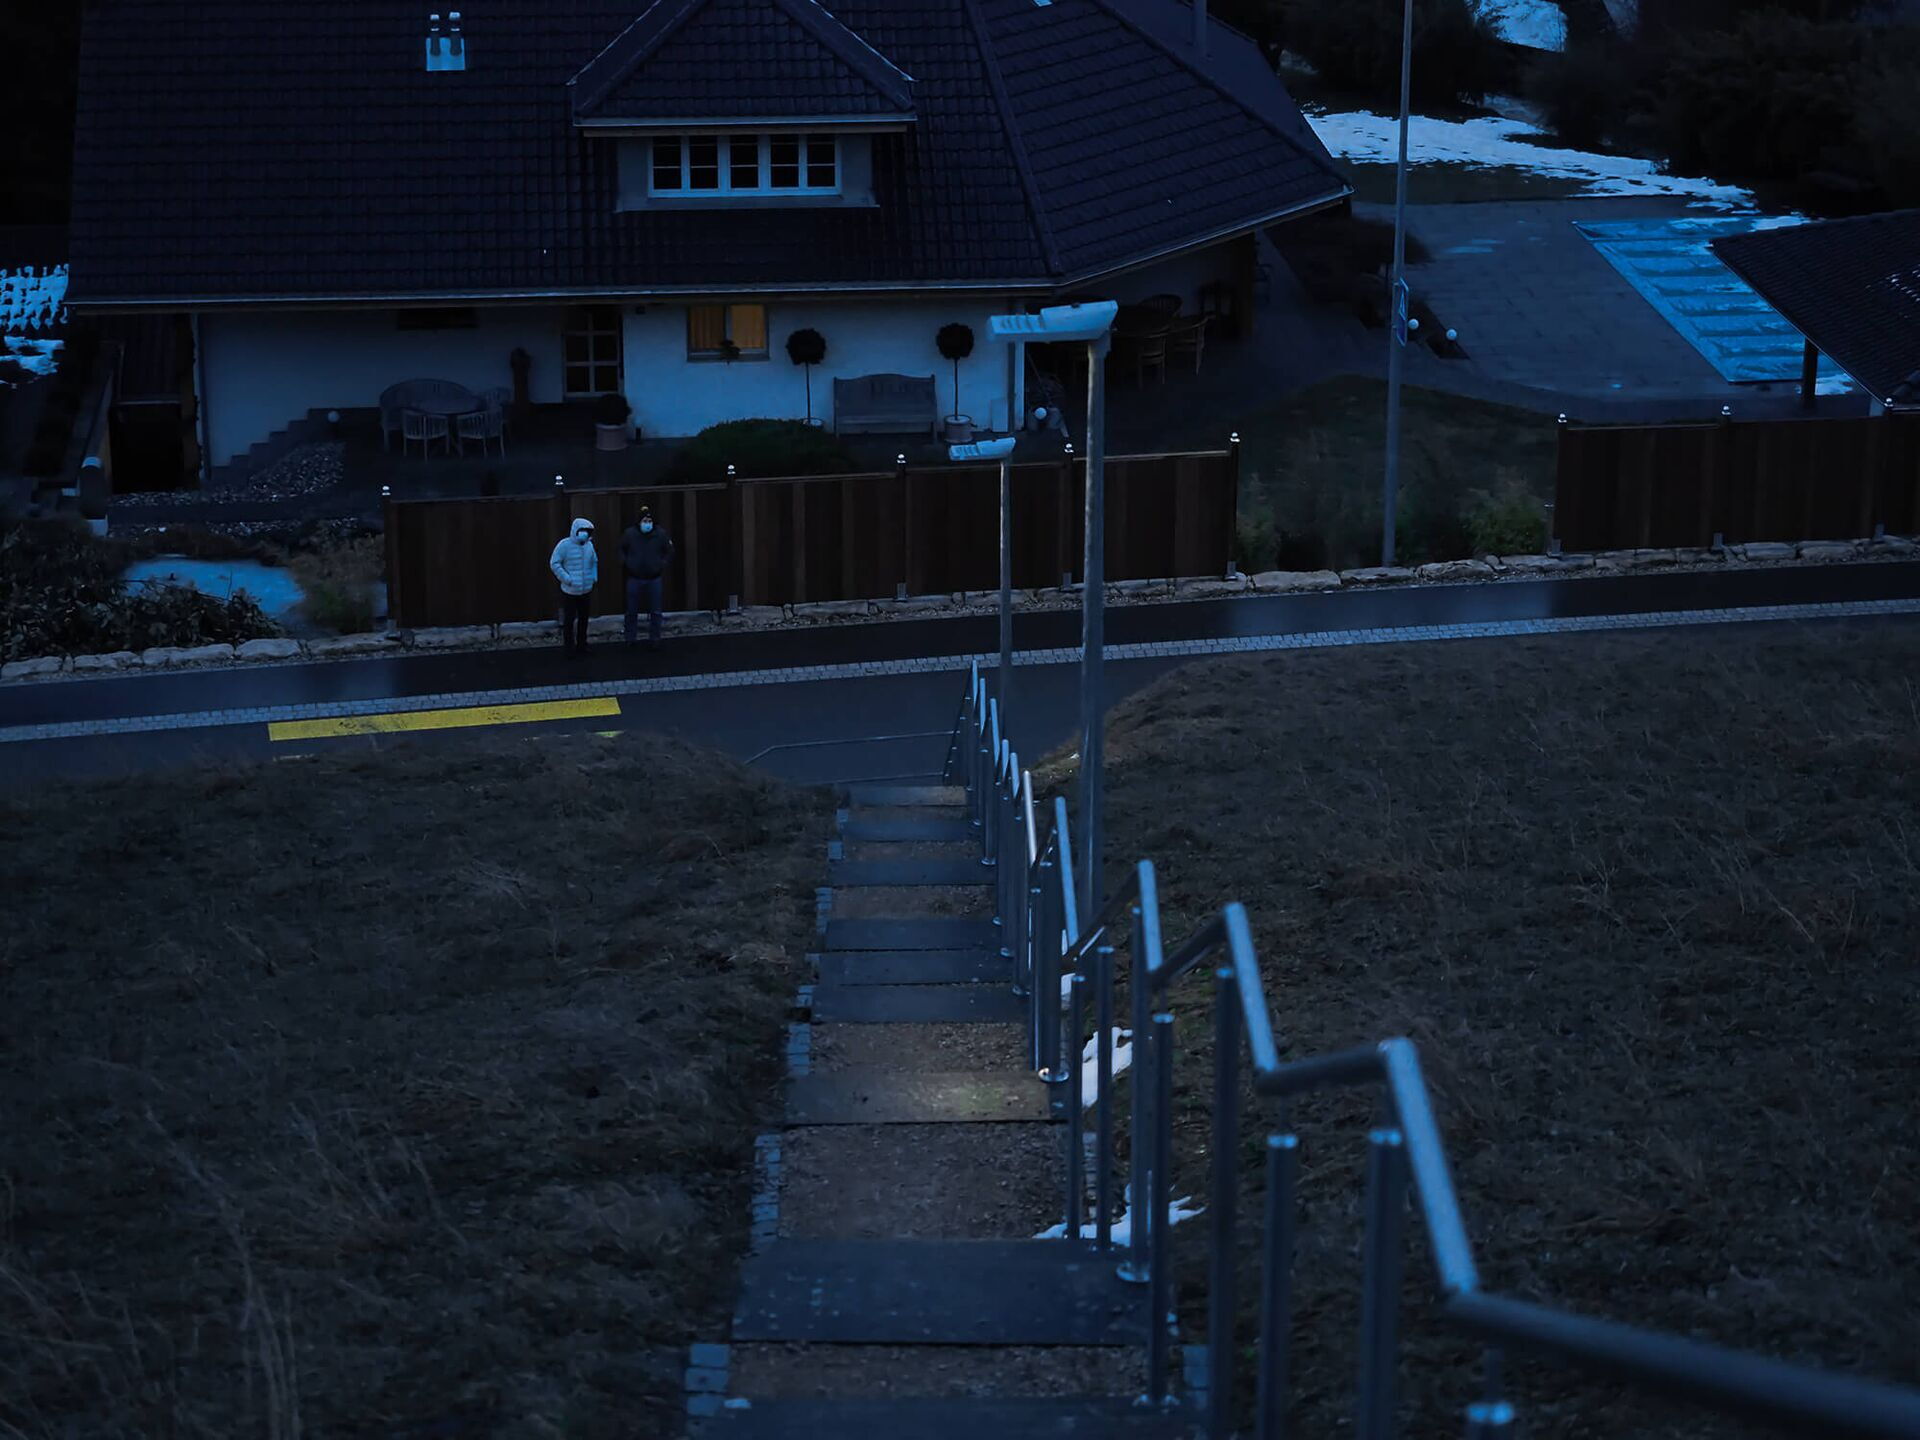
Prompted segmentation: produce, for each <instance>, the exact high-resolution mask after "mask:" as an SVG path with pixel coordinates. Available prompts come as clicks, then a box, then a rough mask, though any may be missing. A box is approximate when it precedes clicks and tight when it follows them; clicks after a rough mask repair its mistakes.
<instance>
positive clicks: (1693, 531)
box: [1554, 415, 1920, 550]
mask: <svg viewBox="0 0 1920 1440" xmlns="http://www.w3.org/2000/svg"><path fill="white" fill-rule="evenodd" d="M1875 526H1884V527H1885V528H1886V530H1887V531H1888V532H1889V533H1892V534H1897V535H1909V534H1912V533H1914V531H1915V530H1916V529H1920V416H1911V415H1882V416H1876V417H1874V418H1871V419H1857V420H1833V419H1817V420H1816V419H1805V420H1730V419H1723V420H1720V421H1717V422H1709V423H1707V424H1702V425H1632V426H1586V425H1563V426H1562V427H1561V429H1560V461H1559V477H1558V481H1557V484H1556V486H1555V502H1554V533H1555V534H1556V535H1557V536H1558V537H1559V540H1560V543H1561V545H1562V546H1563V547H1564V548H1566V549H1568V550H1626V549H1638V548H1645V547H1658V548H1662V549H1664V548H1666V547H1669V546H1676V545H1687V546H1704V545H1710V544H1712V543H1713V538H1714V536H1715V535H1719V536H1720V537H1721V538H1722V539H1723V540H1724V541H1725V542H1726V543H1727V544H1729V545H1737V544H1741V543H1744V542H1746V541H1749V540H1780V541H1795V540H1854V539H1860V538H1862V537H1865V536H1869V535H1872V534H1873V533H1874V527H1875Z"/></svg>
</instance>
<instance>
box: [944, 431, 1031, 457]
mask: <svg viewBox="0 0 1920 1440" xmlns="http://www.w3.org/2000/svg"><path fill="white" fill-rule="evenodd" d="M1013 446H1014V437H1013V436H1011V435H1002V436H1001V437H1000V438H999V439H997V440H975V441H974V442H973V443H971V444H969V445H949V446H948V447H947V458H948V459H949V460H953V461H961V460H1004V459H1006V458H1007V457H1008V456H1009V455H1011V454H1013Z"/></svg>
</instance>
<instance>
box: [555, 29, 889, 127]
mask: <svg viewBox="0 0 1920 1440" xmlns="http://www.w3.org/2000/svg"><path fill="white" fill-rule="evenodd" d="M569 85H570V87H571V90H572V94H573V118H574V121H575V123H576V124H578V123H592V122H595V121H599V122H608V121H630V122H642V123H644V122H646V121H649V120H653V121H672V120H693V121H716V120H733V119H760V120H769V121H771V120H788V119H815V118H819V117H823V116H832V117H837V118H855V117H873V118H878V117H882V116H893V117H898V116H902V115H906V114H910V113H911V112H912V109H913V81H912V78H911V77H910V76H908V75H907V74H906V73H905V72H904V71H902V70H901V69H900V68H899V67H898V66H896V65H895V64H894V63H893V62H892V61H890V60H888V59H887V58H885V57H884V56H882V55H881V54H880V53H879V52H878V51H877V50H875V49H874V48H873V47H872V46H871V45H869V44H867V42H866V41H864V40H862V39H861V38H860V37H859V36H858V35H856V34H854V33H853V32H852V31H851V30H849V29H847V27H846V26H845V25H843V24H841V23H840V22H839V21H838V20H836V19H835V18H834V17H833V16H832V15H829V14H828V13H827V12H826V11H825V10H823V9H821V8H820V7H819V6H818V5H816V4H814V3H813V0H655V3H654V4H653V5H652V6H651V7H650V8H649V9H648V10H647V11H646V12H645V13H644V14H643V15H641V17H640V18H639V19H638V20H636V21H634V22H633V24H631V25H629V26H628V27H627V28H626V30H624V31H623V32H621V34H620V35H619V37H618V38H617V39H615V40H614V42H613V43H612V44H610V45H609V46H607V48H606V49H605V50H603V51H602V52H601V53H600V54H599V55H597V56H595V57H594V59H593V60H592V61H591V62H590V63H589V64H588V65H587V66H586V67H585V68H584V69H582V70H581V71H580V73H579V74H578V75H576V76H575V77H574V78H573V79H572V80H571V81H570V82H569Z"/></svg>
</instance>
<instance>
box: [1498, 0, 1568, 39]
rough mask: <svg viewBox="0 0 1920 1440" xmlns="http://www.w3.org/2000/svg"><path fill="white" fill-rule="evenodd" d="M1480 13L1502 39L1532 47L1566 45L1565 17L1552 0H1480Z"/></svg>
mask: <svg viewBox="0 0 1920 1440" xmlns="http://www.w3.org/2000/svg"><path fill="white" fill-rule="evenodd" d="M1479 8H1480V14H1481V16H1482V17H1483V18H1485V19H1486V20H1487V21H1488V22H1489V23H1490V24H1492V26H1493V28H1494V30H1495V32H1496V33H1497V34H1498V35H1499V36H1500V38H1501V39H1502V40H1505V41H1506V42H1507V43H1508V44H1510V45H1525V46H1526V47H1527V48H1529V49H1531V50H1564V49H1566V48H1567V17H1566V16H1565V15H1563V14H1561V13H1560V6H1559V5H1558V4H1557V3H1555V0H1480V7H1479Z"/></svg>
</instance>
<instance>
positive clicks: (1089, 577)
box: [989, 300, 1120, 916]
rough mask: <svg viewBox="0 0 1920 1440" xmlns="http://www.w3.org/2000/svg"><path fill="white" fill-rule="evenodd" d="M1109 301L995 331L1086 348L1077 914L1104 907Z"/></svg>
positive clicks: (1000, 318) (1010, 319) (1051, 311)
mask: <svg viewBox="0 0 1920 1440" xmlns="http://www.w3.org/2000/svg"><path fill="white" fill-rule="evenodd" d="M1119 309H1120V307H1119V306H1118V305H1117V304H1116V303H1115V302H1113V301H1112V300H1100V301H1096V302H1094V303H1092V304H1086V305H1051V306H1048V307H1047V308H1046V309H1044V310H1042V311H1041V312H1040V313H1039V314H1038V315H995V316H993V317H992V319H991V321H990V322H989V324H990V328H991V332H992V333H993V334H994V335H995V336H996V337H999V338H1003V339H1009V340H1054V341H1080V342H1084V343H1085V345H1086V347H1087V462H1086V463H1087V522H1086V531H1087V549H1086V558H1085V559H1084V560H1083V561H1082V563H1081V576H1080V578H1081V582H1082V585H1083V589H1082V590H1081V593H1080V626H1081V633H1080V639H1081V654H1080V833H1079V835H1077V836H1076V837H1075V839H1076V841H1077V842H1078V844H1079V846H1080V855H1079V860H1080V875H1079V876H1078V877H1077V878H1078V880H1079V884H1078V885H1077V886H1076V890H1077V892H1078V896H1079V905H1080V913H1081V915H1083V916H1092V915H1094V914H1096V913H1098V911H1099V908H1100V894H1099V888H1100V810H1101V795H1100V780H1101V774H1100V768H1101V757H1102V753H1103V751H1104V749H1105V743H1104V739H1105V737H1104V735H1103V727H1104V723H1105V719H1106V707H1105V704H1104V702H1103V700H1102V698H1101V686H1100V680H1101V664H1102V660H1103V658H1104V648H1105V621H1106V614H1105V602H1106V584H1105V581H1106V470H1105V462H1106V448H1107V417H1106V397H1105V391H1106V377H1107V347H1108V345H1109V343H1110V342H1109V332H1110V331H1111V330H1112V329H1113V317H1114V316H1115V314H1117V313H1118V312H1119Z"/></svg>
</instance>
